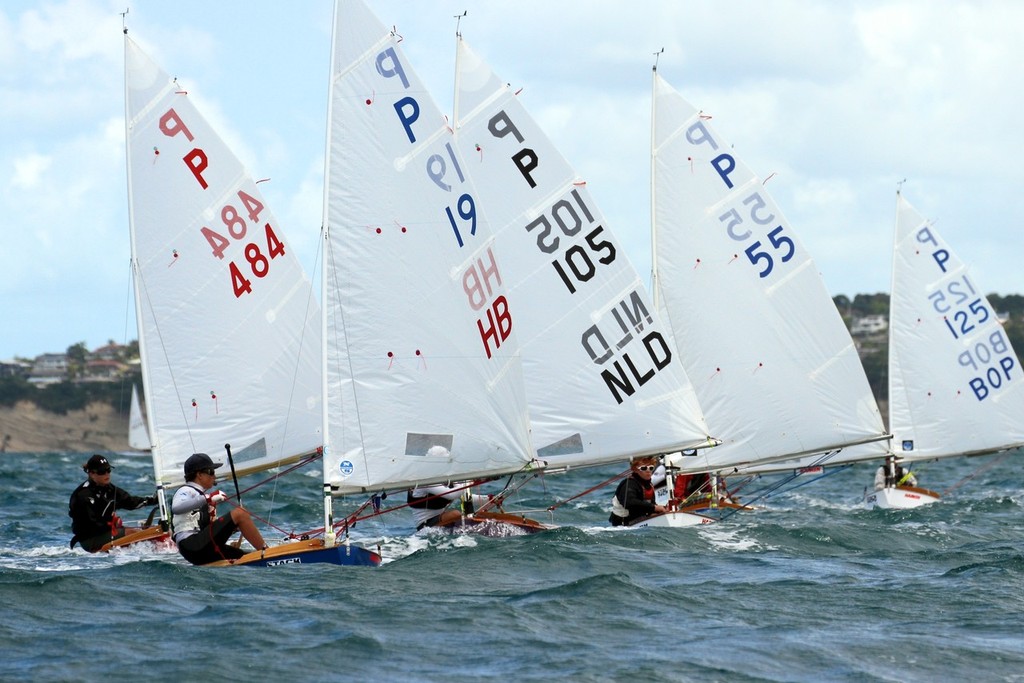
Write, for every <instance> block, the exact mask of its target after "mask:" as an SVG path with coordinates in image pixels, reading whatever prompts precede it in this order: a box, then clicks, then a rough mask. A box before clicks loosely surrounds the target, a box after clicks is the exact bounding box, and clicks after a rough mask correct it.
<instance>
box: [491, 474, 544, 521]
mask: <svg viewBox="0 0 1024 683" xmlns="http://www.w3.org/2000/svg"><path fill="white" fill-rule="evenodd" d="M522 473H523V471H522V470H520V471H519V472H515V473H513V474H510V475H509V478H508V481H507V482H505V486H504V487H503V488H502V489H501V491H499V492H498V493H495V494H494V497H492V498H491V499H490V500H488V501H487V502H486V503H484V504H483V505H481V506H480V509H479V510H477V512H486V511H487V510H489V509H491V508H493V507H497V508H498V509H499V510H501V509H503V508H502V504H503V503H504V502H505V501H506V500H508V497H509V496H511V495H512V494H514V493H518V492H519V490H520V489H522V488H523V487H524V486H526V485H527V484H529V483H530V482H531V481H533V480H534V479H536V478H537V477H539V476H541V474H543V471H541V472H529V473H527V475H528V476H525V477H523V479H522V481H520V482H519V483H518V484H516V485H515V486H512V482H513V481H514V479H515V477H516V476H518V475H519V474H522ZM506 491H508V493H506Z"/></svg>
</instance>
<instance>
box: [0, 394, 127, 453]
mask: <svg viewBox="0 0 1024 683" xmlns="http://www.w3.org/2000/svg"><path fill="white" fill-rule="evenodd" d="M127 450H129V447H128V418H127V417H126V416H122V415H118V413H117V411H116V410H114V408H113V407H112V406H110V405H108V404H106V403H90V404H89V405H87V406H86V407H85V408H84V409H82V410H69V411H68V412H67V414H65V415H59V414H57V413H51V412H49V411H46V410H43V409H42V408H40V407H39V406H37V405H35V404H34V403H32V402H31V401H19V402H18V403H16V404H15V405H14V407H7V406H3V407H0V452H3V453H40V452H56V453H87V452H94V451H98V452H109V453H119V452H124V451H127Z"/></svg>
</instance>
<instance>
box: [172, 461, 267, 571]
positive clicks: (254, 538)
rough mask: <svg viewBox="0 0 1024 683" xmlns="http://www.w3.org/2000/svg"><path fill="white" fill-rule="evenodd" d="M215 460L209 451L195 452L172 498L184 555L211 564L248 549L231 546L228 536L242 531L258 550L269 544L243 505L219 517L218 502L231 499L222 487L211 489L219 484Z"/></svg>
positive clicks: (194, 561)
mask: <svg viewBox="0 0 1024 683" xmlns="http://www.w3.org/2000/svg"><path fill="white" fill-rule="evenodd" d="M223 464H224V463H215V462H213V460H212V459H211V458H210V456H208V455H207V454H206V453H193V454H192V455H190V456H189V457H188V460H186V461H185V485H184V486H182V487H181V488H180V489H178V490H177V491H175V492H174V498H173V499H172V500H171V515H172V520H171V525H172V526H173V528H174V542H175V543H177V544H178V551H179V552H180V553H181V556H182V557H184V558H185V559H186V560H188V561H189V562H191V563H192V564H209V563H210V562H216V561H218V560H237V559H238V558H240V557H241V556H242V555H245V551H243V550H241V549H240V548H236V547H234V546H231V545H228V539H229V538H231V535H232V534H234V533H235V532H236V531H241V532H242V536H243V537H244V538H245V540H247V541H249V543H251V544H252V547H253V548H256V549H257V550H265V549H266V547H267V544H266V543H265V542H264V541H263V536H262V535H261V534H260V531H259V529H257V528H256V525H255V523H253V521H252V517H250V516H249V513H248V512H247V511H246V510H245V509H244V508H242V507H241V506H239V507H236V508H234V509H232V510H231V513H230V514H227V515H223V516H221V517H218V516H217V504H218V503H222V502H224V501H225V500H227V499H228V497H227V495H226V494H225V493H224V492H223V491H220V490H210V489H212V487H213V486H214V485H216V483H217V475H216V469H217V468H218V467H220V466H221V465H223Z"/></svg>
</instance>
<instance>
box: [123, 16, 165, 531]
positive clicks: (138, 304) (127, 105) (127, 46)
mask: <svg viewBox="0 0 1024 683" xmlns="http://www.w3.org/2000/svg"><path fill="white" fill-rule="evenodd" d="M132 45H133V41H132V39H131V38H130V37H129V36H128V30H127V29H124V139H125V169H126V171H127V173H126V176H127V182H126V192H127V195H128V197H127V198H128V236H129V249H130V258H131V272H132V287H133V295H134V297H133V298H134V299H135V302H134V303H135V321H136V328H137V330H136V335H137V339H138V342H139V361H140V365H139V368H140V371H141V375H142V387H143V390H144V391H145V393H146V396H149V395H151V394H150V388H151V387H152V386H153V380H152V378H151V376H150V373H149V366H148V364H147V362H146V361H147V359H148V356H149V350H148V344H147V341H148V339H147V336H146V329H145V328H146V326H145V325H144V324H143V315H142V291H141V287H140V278H141V274H140V272H139V265H138V246H137V244H136V237H135V195H134V192H133V191H132V175H133V174H132V136H131V128H132V125H133V121H132V112H131V100H130V96H131V91H130V88H129V74H128V69H129V63H130V57H129V52H130V50H131V49H132ZM153 421H154V415H153V411H152V410H151V409H148V410H147V411H146V428H147V431H148V432H149V438H150V458H151V460H152V463H153V481H154V482H155V483H156V497H157V504H158V506H159V508H160V519H161V521H162V522H164V523H168V522H169V521H170V518H171V517H170V507H169V505H168V503H167V499H166V494H165V488H164V487H165V486H166V485H167V484H168V483H169V482H166V481H165V479H164V476H163V464H162V458H161V449H160V444H159V440H158V439H157V438H156V435H157V432H156V427H155V425H154V422H153Z"/></svg>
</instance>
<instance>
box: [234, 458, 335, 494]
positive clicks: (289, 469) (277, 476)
mask: <svg viewBox="0 0 1024 683" xmlns="http://www.w3.org/2000/svg"><path fill="white" fill-rule="evenodd" d="M321 457H323V453H322V452H321V451H319V450H318V451H317V452H316V453H314V454H312V455H310V456H309V457H307V458H305V459H304V460H300V461H299V462H297V463H295V464H293V465H291V466H290V467H287V468H285V469H283V470H281V471H280V472H278V473H277V474H274V475H272V476H269V477H267V478H266V479H264V480H263V481H260V482H256V483H255V484H253V485H252V486H250V487H249V488H247V489H242V493H249V492H250V491H252V490H254V489H257V488H259V487H260V486H263V485H264V484H269V483H270V482H272V481H273V482H276V481H277V480H278V479H280V478H281V477H283V476H284V475H286V474H288V473H290V472H294V471H295V470H297V469H299V468H300V467H305V466H306V465H308V464H309V463H311V462H316V461H317V460H319V459H320V458H321Z"/></svg>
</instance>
